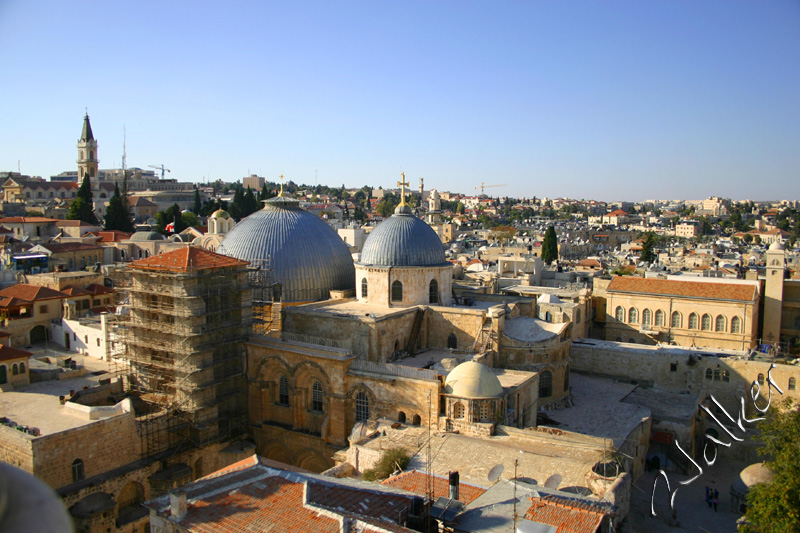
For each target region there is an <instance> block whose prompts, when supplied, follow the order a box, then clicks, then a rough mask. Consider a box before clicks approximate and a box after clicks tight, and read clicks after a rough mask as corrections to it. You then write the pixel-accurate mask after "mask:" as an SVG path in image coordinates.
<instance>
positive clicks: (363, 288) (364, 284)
mask: <svg viewBox="0 0 800 533" xmlns="http://www.w3.org/2000/svg"><path fill="white" fill-rule="evenodd" d="M361 297H362V298H366V297H367V278H361Z"/></svg>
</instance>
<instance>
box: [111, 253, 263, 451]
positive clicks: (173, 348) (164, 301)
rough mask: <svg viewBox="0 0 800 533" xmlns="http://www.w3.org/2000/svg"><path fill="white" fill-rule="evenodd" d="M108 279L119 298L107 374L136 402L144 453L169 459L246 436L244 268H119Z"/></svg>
mask: <svg viewBox="0 0 800 533" xmlns="http://www.w3.org/2000/svg"><path fill="white" fill-rule="evenodd" d="M110 277H111V279H112V281H113V283H114V286H115V289H116V291H117V294H118V295H119V296H118V309H119V311H118V314H117V316H116V320H114V321H113V322H112V324H111V327H110V331H109V341H110V346H111V352H112V354H111V357H112V364H113V370H114V371H115V372H117V373H118V374H119V375H120V376H121V377H122V379H123V382H124V384H125V387H126V391H127V392H128V393H129V394H130V395H131V396H132V397H135V398H136V403H137V415H138V416H137V426H138V428H139V432H140V435H141V437H142V455H143V456H153V455H157V454H161V453H167V452H170V453H172V456H175V455H176V454H177V453H185V452H187V451H190V450H191V449H195V448H199V447H202V446H205V445H207V444H209V443H211V442H215V441H219V440H223V439H229V438H233V437H236V436H237V435H240V434H243V433H244V432H246V406H245V395H244V391H245V378H244V356H245V348H244V340H245V338H246V337H247V335H248V334H249V332H250V327H251V322H252V314H251V313H252V311H251V302H252V293H251V290H250V285H249V282H248V273H247V271H246V270H245V269H244V267H243V266H225V267H222V266H221V267H214V268H204V269H193V268H191V267H188V268H187V269H183V270H177V271H176V270H166V269H165V270H158V269H150V268H137V267H122V268H118V269H115V270H114V271H113V272H111V273H110Z"/></svg>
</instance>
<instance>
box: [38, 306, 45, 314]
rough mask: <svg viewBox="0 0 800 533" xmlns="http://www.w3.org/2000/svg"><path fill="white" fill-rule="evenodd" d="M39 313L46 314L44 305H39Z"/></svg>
mask: <svg viewBox="0 0 800 533" xmlns="http://www.w3.org/2000/svg"><path fill="white" fill-rule="evenodd" d="M39 312H40V313H43V314H44V313H46V312H47V306H46V305H40V306H39Z"/></svg>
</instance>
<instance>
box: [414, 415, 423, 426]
mask: <svg viewBox="0 0 800 533" xmlns="http://www.w3.org/2000/svg"><path fill="white" fill-rule="evenodd" d="M421 423H422V417H420V416H419V415H414V416H413V417H412V418H411V425H412V426H418V425H420V424H421Z"/></svg>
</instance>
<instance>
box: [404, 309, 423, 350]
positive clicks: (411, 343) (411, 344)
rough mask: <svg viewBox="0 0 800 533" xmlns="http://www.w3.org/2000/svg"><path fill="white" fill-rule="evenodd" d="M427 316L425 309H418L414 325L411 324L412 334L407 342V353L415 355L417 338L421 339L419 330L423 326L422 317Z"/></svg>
mask: <svg viewBox="0 0 800 533" xmlns="http://www.w3.org/2000/svg"><path fill="white" fill-rule="evenodd" d="M424 316H425V310H424V309H417V314H416V316H415V317H414V325H413V326H411V334H410V335H409V336H408V342H407V343H406V353H408V355H414V350H415V349H416V347H417V339H419V330H420V329H421V328H422V318H423V317H424Z"/></svg>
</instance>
